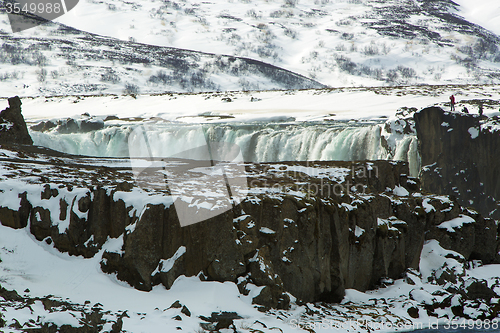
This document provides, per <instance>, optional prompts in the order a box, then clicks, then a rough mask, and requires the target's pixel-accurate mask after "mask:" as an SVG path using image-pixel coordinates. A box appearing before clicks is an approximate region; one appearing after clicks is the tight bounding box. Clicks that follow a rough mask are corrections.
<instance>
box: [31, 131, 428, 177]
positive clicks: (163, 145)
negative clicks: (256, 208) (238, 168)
mask: <svg viewBox="0 0 500 333" xmlns="http://www.w3.org/2000/svg"><path fill="white" fill-rule="evenodd" d="M139 128H140V129H141V131H142V132H141V133H143V134H142V136H145V138H146V139H147V142H148V145H147V147H146V146H144V142H145V141H144V138H143V137H141V138H136V137H135V136H134V135H131V133H134V131H137V130H138V129H139ZM30 134H31V137H32V138H33V141H34V142H35V144H36V145H40V146H44V147H48V148H51V149H54V150H58V151H62V152H65V153H70V154H75V155H88V156H99V157H129V156H130V154H132V155H134V156H133V157H149V156H154V157H171V156H182V157H184V158H192V159H199V156H196V155H195V154H196V152H197V150H196V149H194V150H193V149H192V148H195V147H201V146H203V145H206V143H207V142H209V141H210V142H227V143H231V144H236V145H238V146H239V147H240V149H241V153H242V156H243V159H244V160H245V161H248V162H279V161H314V160H320V161H327V160H336V161H355V160H378V159H389V160H398V161H407V162H409V167H410V174H411V175H412V176H417V175H418V170H419V156H418V152H417V140H416V137H415V136H414V135H403V136H400V137H398V139H397V140H394V139H392V142H394V144H392V145H389V146H388V145H387V144H386V145H384V144H383V141H384V135H387V134H386V133H384V132H383V124H368V125H366V124H365V125H358V124H352V123H347V122H335V123H333V122H332V123H331V124H329V123H326V124H325V123H314V122H309V123H307V122H306V123H251V124H248V123H222V124H174V123H166V124H165V123H160V124H150V123H132V124H127V125H122V126H109V127H104V128H103V129H101V130H97V131H91V132H87V133H73V134H60V133H58V132H57V131H50V132H36V131H31V132H30ZM220 147H221V148H220V149H224V147H228V146H227V145H221V146H220ZM183 152H189V154H191V155H188V156H186V155H185V154H183ZM217 156H224V152H218V155H217Z"/></svg>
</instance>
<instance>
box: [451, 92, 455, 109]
mask: <svg viewBox="0 0 500 333" xmlns="http://www.w3.org/2000/svg"><path fill="white" fill-rule="evenodd" d="M450 104H451V111H455V96H453V95H451V96H450Z"/></svg>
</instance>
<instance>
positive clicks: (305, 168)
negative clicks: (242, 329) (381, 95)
mask: <svg viewBox="0 0 500 333" xmlns="http://www.w3.org/2000/svg"><path fill="white" fill-rule="evenodd" d="M0 155H1V156H0V163H1V165H2V168H3V170H4V172H3V174H2V176H1V178H2V181H0V206H1V208H0V222H1V223H2V224H3V225H4V226H9V227H12V228H28V229H29V231H30V232H31V233H32V234H33V235H34V237H35V238H36V239H37V240H39V241H44V242H46V243H48V244H52V245H53V246H54V247H55V248H57V249H58V250H59V251H62V252H68V253H70V254H72V255H81V256H84V257H92V256H95V255H102V260H101V269H102V270H103V272H106V273H116V276H117V278H118V279H120V280H123V281H126V282H128V283H129V284H130V285H132V286H134V287H135V288H137V289H140V290H145V291H147V290H151V288H152V287H153V286H154V285H157V284H162V285H164V286H165V287H166V288H170V286H171V285H172V283H173V281H174V280H175V279H176V278H177V277H178V276H180V275H187V276H193V275H197V276H199V277H200V278H201V279H208V280H216V281H234V282H236V283H238V286H239V288H240V291H241V292H242V293H244V294H248V293H249V292H250V290H251V289H252V287H251V286H261V287H263V289H262V290H261V291H260V293H259V294H258V295H256V296H255V298H254V302H255V303H257V304H260V305H261V306H262V309H268V308H271V307H274V308H287V307H288V304H289V295H290V294H291V295H293V296H295V297H297V298H298V299H300V300H303V301H307V302H310V301H329V302H338V301H340V300H341V299H342V298H343V296H344V290H345V289H346V288H355V289H358V290H361V291H364V290H367V289H370V288H373V287H374V286H376V285H377V284H378V283H379V282H380V280H381V279H382V278H393V279H396V278H399V277H401V276H402V274H404V273H405V271H406V270H407V269H408V268H415V269H417V268H418V265H419V256H420V252H421V249H422V246H423V243H424V240H425V238H426V237H429V235H432V236H433V237H434V238H441V239H443V240H447V241H448V243H449V245H450V246H451V247H457V248H458V251H459V252H461V253H464V255H465V256H470V254H471V253H474V254H475V255H479V256H480V255H482V254H484V255H485V258H489V257H488V255H490V254H491V253H495V250H496V246H497V243H496V236H492V235H496V225H495V224H494V223H491V221H490V220H488V219H482V218H481V217H479V216H478V215H474V213H471V212H469V211H468V210H467V209H464V208H462V207H461V206H460V205H458V204H457V202H455V201H453V200H450V199H448V198H446V197H438V196H433V195H422V194H420V193H418V189H419V186H418V181H417V180H416V179H412V178H410V177H408V176H406V175H407V174H408V168H407V165H406V164H405V163H396V162H388V161H374V162H356V163H350V162H315V163H310V162H309V163H307V162H304V163H300V162H296V163H295V162H294V163H280V164H276V163H274V164H273V163H270V164H245V165H244V168H245V173H246V177H247V181H248V184H250V186H249V188H248V192H246V196H245V198H244V199H243V200H242V201H241V203H240V204H238V205H234V206H233V207H232V208H231V209H229V210H227V211H225V212H223V213H222V214H220V215H217V216H215V217H212V218H210V219H208V220H206V221H203V222H200V223H196V224H193V225H189V226H186V227H181V225H180V223H179V218H178V215H177V211H176V206H175V205H174V204H173V203H175V200H187V199H188V198H182V197H178V198H172V196H171V195H170V192H169V191H170V190H169V189H168V187H166V186H163V187H158V186H156V187H139V186H138V185H137V183H135V178H134V174H133V173H132V170H131V169H130V166H129V165H130V164H129V163H130V162H129V161H128V160H122V159H96V158H83V157H75V156H68V155H64V154H60V153H55V152H53V151H50V150H45V149H41V148H37V147H32V148H24V149H23V151H19V150H8V149H3V150H2V151H1V154H0ZM183 163H185V164H189V163H191V162H190V161H187V160H180V159H178V160H172V161H164V165H163V167H162V168H161V169H158V170H154V172H153V173H155V174H156V175H157V176H159V177H160V178H161V177H163V175H164V174H165V173H167V174H172V172H173V170H174V169H176V168H178V166H179V165H180V164H183ZM211 177H212V176H210V175H207V174H204V173H200V172H199V171H197V170H192V171H188V172H186V175H185V180H183V179H182V177H181V176H179V177H178V178H177V179H176V180H177V181H178V182H181V183H182V182H183V181H186V183H185V184H186V186H187V185H188V184H190V183H192V182H193V179H196V181H197V182H199V183H200V184H203V186H205V187H208V188H210V187H211V186H212V185H211V184H212V183H213V182H214V179H213V178H211ZM149 179H152V178H149ZM210 195H212V194H210V192H208V193H206V194H204V196H205V199H206V200H207V202H209V201H210V200H211V198H210ZM215 196H216V195H215ZM203 207H206V206H204V204H199V208H198V210H203V209H205V208H203ZM465 216H466V217H467V219H468V220H467V222H468V223H470V224H467V226H465V227H464V228H468V229H467V230H465V229H464V228H462V226H457V225H454V226H453V228H456V229H457V232H461V231H462V230H463V232H464V233H467V235H474V233H470V231H471V230H484V229H485V228H491V229H492V230H491V233H487V234H486V233H485V232H476V235H475V236H471V237H469V238H467V247H466V249H461V248H460V244H461V243H460V242H458V243H457V240H456V239H455V238H456V237H455V236H454V232H453V230H452V232H448V231H447V229H446V228H445V227H443V225H442V224H443V223H444V222H446V221H450V220H453V219H460V218H464V217H465ZM469 226H470V227H469ZM469 229H471V230H469ZM426 232H427V234H426ZM459 238H460V237H459ZM101 250H104V251H102V252H100V251H101ZM488 260H489V259H488Z"/></svg>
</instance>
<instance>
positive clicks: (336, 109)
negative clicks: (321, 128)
mask: <svg viewBox="0 0 500 333" xmlns="http://www.w3.org/2000/svg"><path fill="white" fill-rule="evenodd" d="M452 94H454V95H455V98H456V101H457V104H456V109H457V110H461V108H462V107H463V106H467V108H468V109H469V112H470V113H478V104H477V102H478V101H484V112H485V114H487V115H489V116H493V115H498V113H499V112H500V110H499V108H500V106H496V105H495V101H499V100H500V87H499V86H495V85H492V86H474V85H471V86H454V85H450V86H413V87H380V88H341V89H320V90H295V91H294V90H292V91H259V92H236V91H235V92H225V93H200V94H162V95H138V96H135V97H134V96H114V95H109V96H87V97H85V96H63V97H35V98H31V97H27V98H23V99H22V103H23V105H22V110H23V111H22V112H23V115H24V117H25V119H26V121H27V122H29V123H36V122H38V121H39V120H42V119H45V120H46V119H52V118H64V117H72V116H80V115H81V114H83V113H88V114H90V115H91V116H108V115H115V116H117V117H120V118H130V119H128V121H130V120H132V119H135V118H140V119H149V118H154V117H158V118H160V119H163V120H166V121H169V122H174V123H176V122H178V123H205V122H255V121H290V120H291V119H290V118H293V119H292V121H299V122H300V121H324V120H339V121H340V120H344V121H345V120H347V121H349V120H369V119H377V118H380V117H392V116H394V114H395V113H396V111H397V110H398V109H400V108H403V107H406V108H412V107H414V108H417V109H419V110H420V109H421V108H424V107H427V106H432V105H438V106H442V107H443V108H444V109H446V110H448V109H449V105H446V103H448V104H449V96H450V95H452ZM6 97H7V96H5V97H4V98H3V99H2V98H0V108H1V109H3V108H5V107H7V106H8V104H7V100H6ZM227 98H229V100H228V99H227ZM488 101H492V102H493V103H491V104H490V103H488ZM217 115H220V116H221V117H217ZM224 116H231V117H234V118H227V117H224Z"/></svg>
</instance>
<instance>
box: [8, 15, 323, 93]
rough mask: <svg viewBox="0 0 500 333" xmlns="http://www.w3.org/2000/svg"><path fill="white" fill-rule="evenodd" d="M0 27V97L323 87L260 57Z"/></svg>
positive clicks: (46, 28) (58, 29)
mask: <svg viewBox="0 0 500 333" xmlns="http://www.w3.org/2000/svg"><path fill="white" fill-rule="evenodd" d="M4 17H5V19H6V18H7V15H5V16H4ZM2 24H3V27H2V31H1V32H0V42H1V46H0V64H1V67H0V91H1V93H0V95H3V96H10V95H14V94H15V95H24V96H37V95H73V94H90V95H96V94H106V93H117V94H122V93H123V94H138V93H141V92H144V93H163V92H201V91H226V90H266V89H269V90H274V89H309V88H322V87H325V86H324V85H322V84H320V83H318V82H316V81H314V80H312V79H310V78H307V77H304V76H302V75H299V74H296V73H293V72H290V71H288V70H285V69H282V68H278V67H276V66H274V65H270V64H267V63H264V62H261V61H258V60H252V59H247V58H240V57H233V56H225V55H216V54H209V53H202V52H196V51H189V50H183V49H177V48H171V47H161V46H153V45H147V44H141V43H136V42H131V41H122V40H118V39H116V38H112V37H104V36H99V35H95V34H92V33H88V32H84V31H80V30H77V29H74V28H71V27H68V26H65V25H62V24H59V23H51V22H48V23H45V24H44V25H43V26H39V27H36V28H33V29H30V30H29V31H27V32H24V33H15V34H13V33H8V32H6V31H5V30H6V29H5V25H6V24H8V22H6V20H3V22H2Z"/></svg>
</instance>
